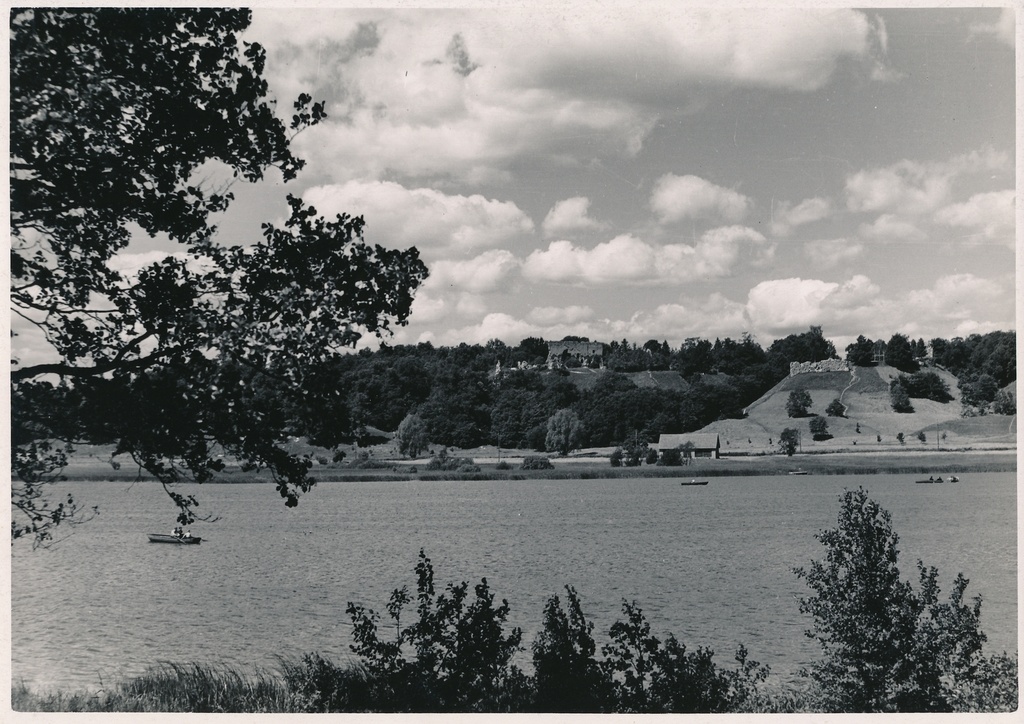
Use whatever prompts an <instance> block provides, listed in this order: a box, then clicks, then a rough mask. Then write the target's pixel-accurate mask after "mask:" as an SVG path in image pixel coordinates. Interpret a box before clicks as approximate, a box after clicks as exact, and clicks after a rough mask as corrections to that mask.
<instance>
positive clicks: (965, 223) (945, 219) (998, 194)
mask: <svg viewBox="0 0 1024 724" xmlns="http://www.w3.org/2000/svg"><path fill="white" fill-rule="evenodd" d="M1015 199H1016V192H1015V191H1014V190H1013V189H1007V190H1005V191H992V192H990V193H982V194H975V195H974V196H972V197H971V198H970V199H968V200H967V201H965V202H963V203H960V204H951V205H949V206H947V207H945V208H943V209H940V210H939V211H938V213H937V214H936V215H935V219H936V220H937V221H939V222H940V223H943V224H948V225H950V226H962V227H965V228H967V229H973V230H976V231H977V235H978V236H979V237H980V238H983V239H992V240H996V241H1002V242H1004V243H1006V244H1007V245H1009V246H1010V247H1011V248H1013V247H1014V245H1015V239H1014V226H1015V219H1014V203H1015Z"/></svg>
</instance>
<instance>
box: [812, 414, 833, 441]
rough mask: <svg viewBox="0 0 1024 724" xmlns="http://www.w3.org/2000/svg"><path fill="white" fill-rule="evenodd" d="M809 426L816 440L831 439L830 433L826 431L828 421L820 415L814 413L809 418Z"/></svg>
mask: <svg viewBox="0 0 1024 724" xmlns="http://www.w3.org/2000/svg"><path fill="white" fill-rule="evenodd" d="M809 426H810V428H811V436H812V437H813V438H814V439H815V440H818V441H819V442H820V441H821V440H831V439H832V435H831V434H830V433H829V431H828V422H827V421H826V420H825V418H824V417H822V416H821V415H815V416H814V417H812V418H811V421H810V423H809Z"/></svg>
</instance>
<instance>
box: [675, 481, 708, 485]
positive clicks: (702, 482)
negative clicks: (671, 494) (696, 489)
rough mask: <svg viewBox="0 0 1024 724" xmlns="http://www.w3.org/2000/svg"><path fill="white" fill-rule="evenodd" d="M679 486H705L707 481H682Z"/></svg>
mask: <svg viewBox="0 0 1024 724" xmlns="http://www.w3.org/2000/svg"><path fill="white" fill-rule="evenodd" d="M679 484H680V485H707V484H708V481H707V480H684V481H683V482H681V483H679Z"/></svg>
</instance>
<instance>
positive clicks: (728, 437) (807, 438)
mask: <svg viewBox="0 0 1024 724" xmlns="http://www.w3.org/2000/svg"><path fill="white" fill-rule="evenodd" d="M931 371H934V372H935V373H936V374H938V375H939V376H940V377H941V378H942V380H943V381H944V382H945V383H946V385H947V386H948V387H949V391H950V394H951V395H952V396H953V400H952V401H950V402H947V403H939V402H933V401H931V400H922V399H914V400H911V402H912V404H913V406H914V412H912V413H902V414H901V413H896V412H893V410H892V406H891V405H890V403H889V382H890V380H892V379H895V378H896V376H897V375H899V374H900V373H899V370H896V369H895V368H893V367H888V366H884V365H880V366H878V367H856V368H854V370H853V371H852V373H847V372H824V373H806V374H801V375H796V376H793V377H787V378H786V379H784V380H783V381H782V382H780V383H779V384H777V385H776V386H775V387H773V388H772V389H771V390H770V391H768V392H767V393H766V394H765V395H763V396H762V397H761V398H760V399H758V400H757V401H755V402H754V403H752V404H751V405H750V406H749V407H748V408H747V417H746V418H745V419H742V420H719V421H717V422H714V423H712V424H710V425H708V426H707V427H705V428H704V429H703V430H701V432H716V433H718V434H719V435H720V437H721V440H722V453H723V454H724V455H728V454H730V453H731V454H736V453H753V454H756V453H762V452H769V451H772V450H773V448H774V446H775V445H777V443H778V437H779V433H781V432H782V430H784V429H785V428H787V427H790V428H796V429H797V430H800V431H801V433H802V435H801V449H802V450H803V451H804V452H814V451H820V452H826V451H830V452H831V451H837V450H847V449H849V450H894V449H903V448H906V449H929V448H930V449H936V448H937V447H941V448H943V449H948V448H963V447H974V448H1007V447H1013V446H1015V445H1016V433H1017V426H1016V417H1015V416H1006V415H986V416H984V417H975V418H961V417H960V391H959V390H958V389H957V386H956V378H955V377H954V376H953V375H951V374H950V373H949V372H946V371H945V370H942V369H938V368H933V369H931ZM793 390H806V391H807V392H808V393H809V394H810V396H811V400H812V404H811V408H810V412H811V413H812V414H813V415H822V416H825V408H826V407H828V405H829V403H831V402H832V401H833V400H835V399H837V398H839V399H840V400H841V401H842V403H843V404H844V405H846V417H845V418H840V417H827V416H825V417H826V420H827V421H828V427H829V432H830V433H831V434H832V436H833V437H832V439H830V440H822V441H814V440H813V439H812V437H811V433H810V429H809V427H808V424H809V422H810V418H800V419H794V418H791V417H789V415H788V414H787V413H786V401H787V400H788V398H789V393H790V392H791V391H793ZM858 425H859V429H860V432H857V429H858ZM901 432H902V433H903V435H904V440H905V442H904V444H902V445H901V444H900V442H899V440H898V439H897V437H896V436H897V434H898V433H901ZM919 432H924V433H925V442H924V443H922V442H921V441H920V440H918V438H917V435H918V433H919ZM879 438H881V440H879Z"/></svg>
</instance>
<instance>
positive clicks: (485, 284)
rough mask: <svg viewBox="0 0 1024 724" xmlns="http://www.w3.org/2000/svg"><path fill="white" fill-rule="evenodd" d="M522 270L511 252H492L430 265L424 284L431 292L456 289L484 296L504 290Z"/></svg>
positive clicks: (499, 250) (497, 250)
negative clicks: (511, 279)
mask: <svg viewBox="0 0 1024 724" xmlns="http://www.w3.org/2000/svg"><path fill="white" fill-rule="evenodd" d="M518 270H519V260H518V259H516V257H515V256H514V255H513V254H512V253H511V252H509V251H506V250H504V249H492V250H490V251H485V252H484V253H483V254H480V255H479V256H477V257H474V258H472V259H466V260H450V259H446V260H442V261H436V262H434V263H432V264H431V265H430V276H429V277H427V281H426V282H425V283H424V288H425V289H428V290H437V289H456V290H461V291H467V292H473V293H476V294H482V293H486V292H494V291H498V290H500V289H502V288H504V287H505V286H506V285H507V283H508V281H509V279H510V278H511V277H512V276H513V275H514V274H515V273H516V272H517V271H518Z"/></svg>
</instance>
